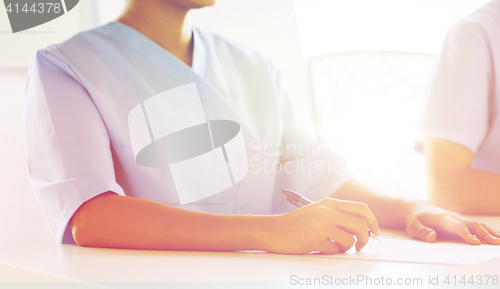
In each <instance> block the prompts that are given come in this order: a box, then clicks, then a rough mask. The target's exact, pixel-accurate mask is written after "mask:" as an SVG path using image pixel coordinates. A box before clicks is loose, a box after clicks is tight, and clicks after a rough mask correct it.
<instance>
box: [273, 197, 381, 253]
mask: <svg viewBox="0 0 500 289" xmlns="http://www.w3.org/2000/svg"><path fill="white" fill-rule="evenodd" d="M269 224H270V225H269V227H268V234H267V236H268V237H267V238H266V247H267V251H268V252H270V253H279V254H307V253H309V252H311V251H320V252H322V253H324V254H337V253H339V252H340V253H343V252H345V251H347V250H349V249H350V248H351V247H352V246H353V245H354V243H356V250H357V251H359V250H361V249H362V248H363V247H364V246H365V245H366V244H367V243H368V237H369V232H368V229H370V230H371V231H372V232H373V233H374V234H375V235H377V236H378V235H379V234H380V229H379V227H378V222H377V219H376V218H375V216H374V215H373V214H372V212H371V211H370V209H369V208H368V206H367V205H366V204H365V203H360V202H353V201H343V200H338V199H332V198H325V199H323V200H321V201H319V202H316V203H313V204H310V205H307V206H304V207H302V208H299V209H297V210H294V211H291V212H288V213H284V214H281V215H277V216H272V217H271V219H270V223H269ZM354 236H356V239H357V241H356V240H355V239H354Z"/></svg>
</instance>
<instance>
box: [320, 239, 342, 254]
mask: <svg viewBox="0 0 500 289" xmlns="http://www.w3.org/2000/svg"><path fill="white" fill-rule="evenodd" d="M318 251H320V252H321V253H323V254H327V255H335V254H337V253H339V251H340V248H339V245H338V244H337V243H335V242H333V241H330V240H328V239H325V240H324V241H322V242H320V243H319V244H318Z"/></svg>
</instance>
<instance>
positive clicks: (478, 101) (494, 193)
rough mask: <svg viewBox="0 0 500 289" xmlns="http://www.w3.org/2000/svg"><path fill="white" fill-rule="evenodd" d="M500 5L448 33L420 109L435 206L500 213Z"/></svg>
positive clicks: (479, 12)
mask: <svg viewBox="0 0 500 289" xmlns="http://www.w3.org/2000/svg"><path fill="white" fill-rule="evenodd" d="M499 70H500V1H499V0H494V1H490V2H488V3H487V4H485V5H484V6H482V7H481V8H479V9H478V10H476V11H474V12H473V13H472V14H470V15H468V16H466V17H465V18H464V19H462V20H461V21H459V22H458V23H456V24H455V25H453V26H452V27H451V29H450V30H449V31H448V33H447V36H446V39H445V41H444V44H443V47H442V51H441V53H440V55H439V57H438V61H437V66H436V68H435V75H434V76H433V79H432V83H431V86H430V92H429V95H428V97H429V98H428V103H427V105H426V106H425V107H424V108H425V110H426V111H425V114H424V115H425V118H424V122H423V132H424V134H425V135H426V142H425V155H426V162H427V176H428V178H427V179H428V191H429V196H430V199H431V200H432V201H433V202H434V203H436V204H437V205H439V206H441V207H443V208H447V209H452V210H456V211H459V212H462V213H468V214H500V189H499V188H500V149H499V148H500V117H499V116H498V112H499V109H500V75H499V74H498V71H499Z"/></svg>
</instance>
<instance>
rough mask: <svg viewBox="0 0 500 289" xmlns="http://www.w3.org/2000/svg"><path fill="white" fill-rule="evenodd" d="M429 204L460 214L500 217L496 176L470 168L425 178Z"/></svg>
mask: <svg viewBox="0 0 500 289" xmlns="http://www.w3.org/2000/svg"><path fill="white" fill-rule="evenodd" d="M428 190H429V197H430V199H431V201H432V202H433V203H435V204H436V205H438V206H440V207H443V208H445V209H448V210H452V211H456V212H459V213H462V214H500V174H496V173H492V172H488V171H481V170H476V169H472V168H467V169H462V170H459V171H454V172H447V173H441V174H434V175H432V176H430V177H429V178H428Z"/></svg>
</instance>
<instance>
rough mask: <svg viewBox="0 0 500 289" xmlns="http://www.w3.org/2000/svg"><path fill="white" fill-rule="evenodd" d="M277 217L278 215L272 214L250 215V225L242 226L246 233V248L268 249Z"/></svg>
mask: <svg viewBox="0 0 500 289" xmlns="http://www.w3.org/2000/svg"><path fill="white" fill-rule="evenodd" d="M277 217H278V216H273V215H266V216H252V219H253V220H252V221H251V223H252V225H251V226H249V227H247V228H242V229H243V230H246V232H247V233H248V234H247V236H246V237H245V239H247V241H248V243H247V246H246V247H247V248H248V249H250V250H262V251H269V249H270V248H271V243H272V235H273V231H274V230H275V227H276V221H277Z"/></svg>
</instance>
